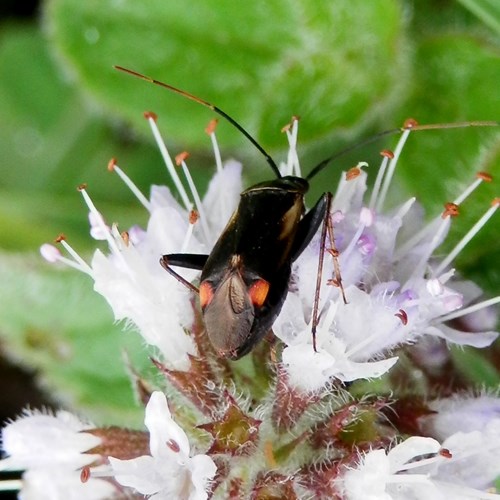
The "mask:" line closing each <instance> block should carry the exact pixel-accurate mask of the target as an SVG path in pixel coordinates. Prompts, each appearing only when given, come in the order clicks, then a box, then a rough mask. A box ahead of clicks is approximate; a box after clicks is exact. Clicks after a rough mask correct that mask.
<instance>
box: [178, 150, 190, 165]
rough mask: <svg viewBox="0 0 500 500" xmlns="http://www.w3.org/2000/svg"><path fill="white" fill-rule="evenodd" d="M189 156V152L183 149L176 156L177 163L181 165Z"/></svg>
mask: <svg viewBox="0 0 500 500" xmlns="http://www.w3.org/2000/svg"><path fill="white" fill-rule="evenodd" d="M188 158H189V153H188V152H187V151H183V152H182V153H179V154H178V155H176V156H175V164H176V165H177V166H178V167H180V166H181V165H182V162H183V161H186V160H187V159H188Z"/></svg>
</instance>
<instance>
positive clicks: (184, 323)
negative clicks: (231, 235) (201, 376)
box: [41, 115, 242, 370]
mask: <svg viewBox="0 0 500 500" xmlns="http://www.w3.org/2000/svg"><path fill="white" fill-rule="evenodd" d="M147 118H148V120H149V122H150V125H151V127H152V129H153V133H154V135H155V138H156V139H157V141H158V145H159V148H160V151H161V153H162V155H163V158H164V160H165V164H166V166H167V169H168V171H169V172H170V174H171V175H172V177H173V180H174V183H175V185H176V187H177V189H178V190H179V195H180V198H181V201H182V204H181V203H179V202H177V201H176V199H175V197H174V196H173V195H172V193H171V192H170V190H169V189H168V188H166V187H164V186H152V188H151V196H150V199H149V200H148V199H147V198H146V197H145V196H144V195H143V194H142V193H141V192H140V191H139V190H138V188H137V187H136V186H135V185H134V184H133V182H132V181H131V180H130V179H129V178H128V177H127V176H126V174H125V173H124V172H123V171H122V170H121V169H120V168H119V166H118V165H117V164H116V162H115V160H114V159H113V160H112V161H111V162H110V165H109V169H110V170H112V171H114V172H116V173H117V174H118V175H119V176H120V177H121V178H122V179H123V181H124V182H125V183H126V184H127V186H128V187H129V188H130V189H131V190H132V192H133V193H134V194H135V195H136V197H137V199H138V200H139V201H140V203H141V204H142V205H143V206H144V207H145V208H146V209H147V210H148V212H149V221H148V225H147V228H146V230H143V229H141V228H139V227H137V226H134V227H132V228H131V229H130V230H129V231H128V232H126V233H120V232H119V231H118V229H117V227H116V225H112V226H111V227H109V226H108V225H106V223H105V221H104V218H103V217H102V215H101V214H100V213H99V212H98V210H97V208H96V207H95V206H94V203H93V202H92V200H91V198H90V197H89V195H88V194H87V191H86V186H82V187H81V188H80V191H81V192H82V195H83V197H84V199H85V202H86V203H87V206H88V208H89V211H90V212H89V221H90V225H91V231H90V232H91V235H92V236H93V237H94V238H96V239H102V240H106V241H107V243H108V247H109V253H107V254H105V253H104V252H102V251H101V250H97V251H96V252H95V254H94V256H93V259H92V262H91V265H90V266H89V265H88V264H87V263H86V262H84V261H83V259H82V258H81V257H80V256H79V255H78V254H77V253H76V252H75V251H74V250H73V249H72V248H71V247H70V246H69V244H68V243H67V242H66V241H65V240H64V238H61V241H60V242H61V243H62V244H63V245H64V247H65V248H66V250H67V251H68V252H69V253H70V255H71V257H72V258H73V260H71V259H67V258H65V257H62V256H61V255H60V253H59V252H58V251H57V249H55V248H54V247H52V246H50V245H43V246H42V248H41V253H42V255H43V256H44V257H45V258H46V259H47V260H49V261H50V262H55V261H63V262H65V263H66V264H69V265H71V266H73V267H76V268H78V269H79V270H81V271H83V272H85V273H87V274H89V275H90V276H91V277H92V279H93V280H94V282H95V284H94V288H95V290H96V291H97V292H99V293H100V294H101V295H103V296H104V297H105V298H106V300H107V301H108V303H109V304H110V306H111V307H112V309H113V313H114V316H115V319H116V320H125V321H127V322H128V323H129V324H131V325H135V326H136V327H137V328H138V330H139V332H140V334H141V335H142V337H143V338H144V340H145V341H146V342H147V343H148V344H149V345H152V346H155V347H156V348H158V349H159V350H160V352H161V354H162V355H163V359H164V360H165V361H167V362H168V364H169V366H171V367H173V368H175V369H181V370H185V369H187V368H188V367H189V358H188V355H196V354H197V352H196V346H195V344H194V339H193V338H192V337H191V336H190V335H187V334H186V330H191V328H192V326H193V321H194V314H193V308H192V301H191V300H192V297H191V292H190V291H189V290H188V289H187V288H186V287H184V286H183V285H181V284H180V283H179V282H178V281H177V280H175V279H174V278H173V277H172V276H169V275H168V274H167V273H166V272H165V271H164V270H163V269H162V268H161V266H160V263H159V261H160V257H161V256H162V255H164V254H168V253H182V252H188V253H199V254H208V253H209V252H210V249H211V248H212V246H213V244H214V242H215V240H216V239H217V237H218V235H219V234H220V232H221V231H222V230H223V228H224V226H225V225H226V223H227V221H228V220H229V217H230V215H231V213H232V211H233V210H234V208H235V207H236V204H237V202H238V199H239V194H240V192H241V186H242V181H241V164H240V163H237V162H235V161H230V162H227V163H226V165H224V166H223V165H222V164H221V163H220V159H219V158H218V157H217V159H218V161H217V173H216V174H215V176H214V177H213V179H212V180H211V182H210V184H209V187H208V191H207V194H206V196H205V198H204V200H203V201H202V200H201V199H200V196H199V195H198V193H197V191H196V189H195V187H194V184H193V182H192V179H191V177H190V174H189V171H188V169H187V166H186V164H185V161H184V156H182V158H181V159H179V164H180V165H181V166H182V169H183V171H184V173H185V174H186V178H187V182H188V184H189V186H190V188H191V195H192V198H193V199H194V204H193V203H192V202H191V201H190V199H189V195H188V194H187V192H186V190H185V189H184V187H183V184H182V182H181V180H180V177H179V176H178V174H177V171H176V169H175V167H174V165H173V162H172V159H171V158H170V156H169V154H168V151H167V149H166V146H165V144H164V143H163V139H162V138H161V135H160V132H159V130H158V128H157V126H156V122H155V117H154V116H152V115H148V116H147ZM212 135H213V132H212ZM193 209H196V212H197V214H198V215H197V216H193V213H194V212H193ZM179 272H180V274H181V275H182V276H183V277H184V278H185V279H186V280H187V281H189V282H190V281H192V280H194V279H195V278H196V276H197V274H198V273H197V271H193V270H189V269H181V270H180V271H179Z"/></svg>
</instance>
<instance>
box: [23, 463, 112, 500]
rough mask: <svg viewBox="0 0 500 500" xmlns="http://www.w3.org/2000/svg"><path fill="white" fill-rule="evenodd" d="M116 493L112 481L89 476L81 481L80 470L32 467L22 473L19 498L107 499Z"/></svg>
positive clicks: (37, 499) (44, 499) (39, 499)
mask: <svg viewBox="0 0 500 500" xmlns="http://www.w3.org/2000/svg"><path fill="white" fill-rule="evenodd" d="M116 493H117V489H116V487H115V486H113V484H112V483H110V482H108V481H105V480H103V479H95V478H90V479H89V480H88V481H87V482H85V483H82V480H81V479H80V472H70V471H68V470H64V469H62V468H61V469H58V468H55V467H50V468H45V469H34V470H30V471H28V472H26V473H25V474H24V475H23V487H22V490H21V491H20V493H19V499H20V500H82V499H85V500H108V499H110V498H112V497H113V496H114V494H116Z"/></svg>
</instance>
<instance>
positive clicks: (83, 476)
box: [80, 465, 91, 483]
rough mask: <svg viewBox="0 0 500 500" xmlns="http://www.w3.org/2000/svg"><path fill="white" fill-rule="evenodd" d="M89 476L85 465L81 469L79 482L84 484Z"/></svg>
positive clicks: (87, 467)
mask: <svg viewBox="0 0 500 500" xmlns="http://www.w3.org/2000/svg"><path fill="white" fill-rule="evenodd" d="M90 476H91V473H90V467H89V466H88V465H85V466H84V467H82V471H81V472H80V481H81V482H82V483H86V482H87V481H88V480H89V479H90Z"/></svg>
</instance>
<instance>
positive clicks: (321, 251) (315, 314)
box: [311, 193, 332, 352]
mask: <svg viewBox="0 0 500 500" xmlns="http://www.w3.org/2000/svg"><path fill="white" fill-rule="evenodd" d="M322 198H323V200H324V202H325V203H326V207H325V208H326V210H325V211H324V214H323V227H322V228H321V239H320V246H319V258H318V272H317V274H316V290H315V292H314V304H313V313H312V326H311V333H312V340H313V349H314V352H318V350H317V349H316V328H317V326H318V322H319V292H320V289H321V278H322V274H323V263H324V261H325V245H326V232H327V220H328V219H329V218H330V206H331V203H332V195H331V193H325V194H324V195H323V197H322Z"/></svg>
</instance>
